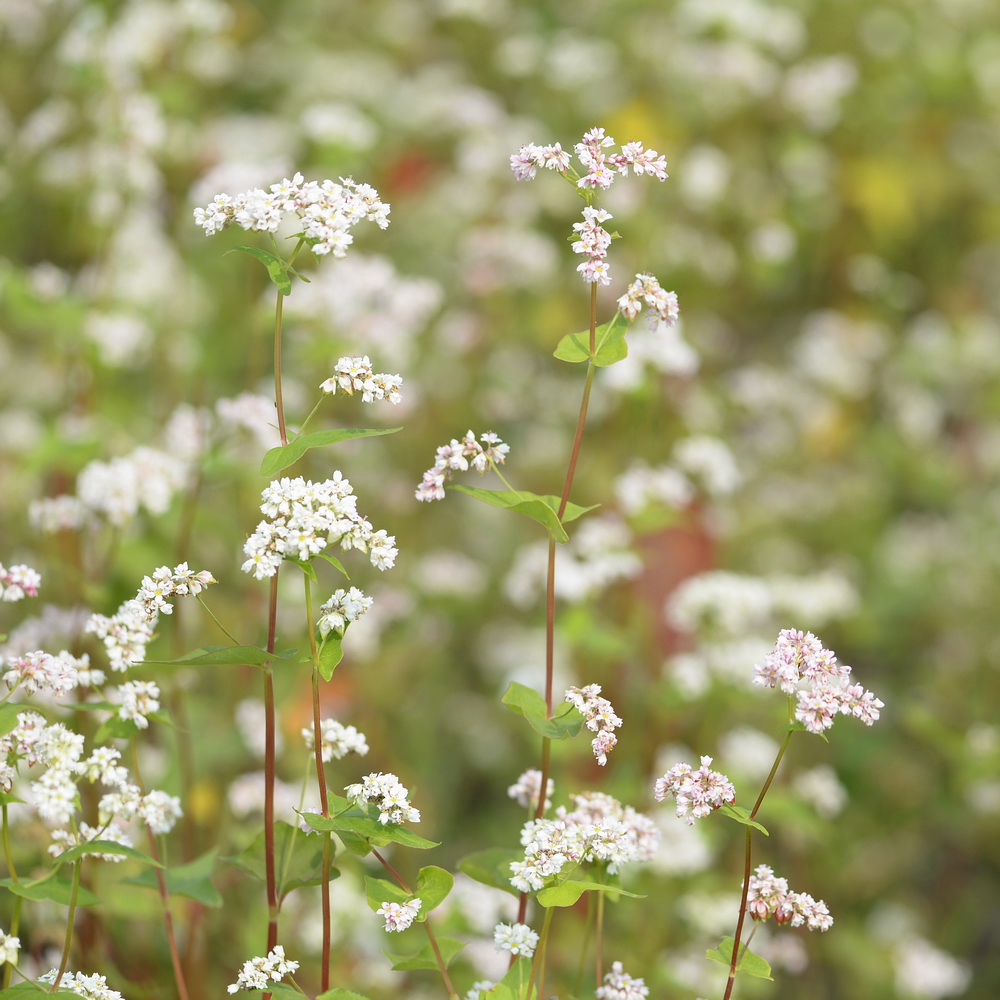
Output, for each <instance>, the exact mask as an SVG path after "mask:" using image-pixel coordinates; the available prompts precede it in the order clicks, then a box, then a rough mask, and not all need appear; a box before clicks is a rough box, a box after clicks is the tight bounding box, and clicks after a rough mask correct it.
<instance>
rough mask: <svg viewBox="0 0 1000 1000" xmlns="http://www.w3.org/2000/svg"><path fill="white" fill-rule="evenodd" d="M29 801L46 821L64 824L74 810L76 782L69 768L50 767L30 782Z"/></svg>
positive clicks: (57, 824)
mask: <svg viewBox="0 0 1000 1000" xmlns="http://www.w3.org/2000/svg"><path fill="white" fill-rule="evenodd" d="M30 787H31V801H32V802H34V805H35V808H36V809H37V810H38V815H39V816H41V817H42V819H43V820H45V821H46V822H47V823H51V824H53V825H55V826H65V825H66V824H67V823H68V822H69V821H70V819H71V818H72V816H73V814H74V813H75V812H76V808H77V804H78V801H79V799H78V796H77V791H76V782H75V781H74V779H73V773H72V771H70V770H69V768H65V767H50V768H49V769H48V770H47V771H45V772H44V773H43V774H41V775H40V776H39V777H38V778H37V779H36V780H35V781H33V782H31V786H30Z"/></svg>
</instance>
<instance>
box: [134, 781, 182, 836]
mask: <svg viewBox="0 0 1000 1000" xmlns="http://www.w3.org/2000/svg"><path fill="white" fill-rule="evenodd" d="M137 815H138V817H139V819H140V820H142V822H143V823H145V824H146V826H148V827H149V829H150V830H151V831H152V832H153V833H154V834H157V835H158V834H162V833H170V831H171V830H172V829H173V828H174V826H175V824H176V823H177V820H179V819H180V818H181V816H183V815H184V811H183V810H182V809H181V800H180V799H179V798H177V796H176V795H168V794H167V793H166V792H162V791H160V790H159V789H155V788H154V789H153V791H151V792H148V793H147V794H146V795H144V796H143V797H142V801H141V802H140V803H139V807H138V810H137Z"/></svg>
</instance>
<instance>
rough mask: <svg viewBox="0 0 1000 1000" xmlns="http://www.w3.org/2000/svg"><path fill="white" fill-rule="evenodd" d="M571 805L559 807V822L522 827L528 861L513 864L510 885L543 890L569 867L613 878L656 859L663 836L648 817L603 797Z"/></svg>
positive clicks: (582, 799) (580, 797)
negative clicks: (592, 866) (592, 867)
mask: <svg viewBox="0 0 1000 1000" xmlns="http://www.w3.org/2000/svg"><path fill="white" fill-rule="evenodd" d="M573 800H574V803H575V808H574V809H572V810H568V809H567V808H566V807H565V806H560V807H559V809H558V810H557V812H556V818H555V819H533V820H529V821H528V822H527V823H525V825H524V826H523V827H522V829H521V844H522V846H523V847H524V860H523V861H513V862H511V865H510V870H511V879H510V881H511V885H513V886H514V888H515V889H517V890H518V891H520V892H534V891H537V890H538V889H541V888H543V887H544V886H545V884H546V881H547V880H548V879H549V878H550V877H551V876H553V875H558V874H559V872H560V871H562V869H563V866H564V865H566V864H569V863H572V864H579V863H581V862H596V863H601V864H606V865H607V868H608V871H609V872H611V873H612V874H614V873H615V872H617V871H618V869H619V868H620V867H621V866H622V865H624V864H627V863H628V862H630V861H649V860H650V859H651V858H652V857H654V856H655V854H656V848H657V844H658V843H659V831H658V830H657V828H656V825H655V823H653V821H652V820H651V819H650V818H649V817H648V816H645V815H643V814H642V813H640V812H636V810H635V809H633V808H632V807H631V806H623V805H622V804H621V803H620V802H619V801H618V800H617V799H614V798H612V797H611V796H610V795H604V794H603V793H601V792H586V793H585V794H583V795H575V796H573Z"/></svg>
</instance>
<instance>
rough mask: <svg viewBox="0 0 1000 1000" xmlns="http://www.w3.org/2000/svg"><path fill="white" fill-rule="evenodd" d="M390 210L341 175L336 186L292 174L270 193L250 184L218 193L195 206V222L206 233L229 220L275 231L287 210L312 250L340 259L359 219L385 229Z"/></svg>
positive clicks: (218, 229) (374, 194)
mask: <svg viewBox="0 0 1000 1000" xmlns="http://www.w3.org/2000/svg"><path fill="white" fill-rule="evenodd" d="M389 211H390V209H389V205H387V204H385V203H383V202H382V201H380V200H379V194H378V191H376V190H375V188H373V187H371V186H370V185H368V184H358V183H356V182H355V181H354V180H352V179H351V178H350V177H341V179H340V183H339V184H337V183H335V182H334V181H331V180H325V181H323V182H322V183H319V182H317V181H306V180H305V179H304V178H303V176H302V174H299V173H297V174H296V175H295V176H294V177H293V178H292V179H291V180H288V178H285V179H284V180H283V181H281V183H279V184H272V185H271V187H270V190H269V191H263V190H262V189H261V188H253V189H252V190H250V191H246V192H244V193H243V194H238V195H235V196H232V195H228V194H217V195H216V196H215V198H213V199H212V202H211V204H209V205H208V206H207V207H206V208H196V209H195V210H194V221H195V224H196V225H198V226H201V227H202V229H204V230H205V235H206V236H213V235H214V234H215V233H218V232H221V231H222V230H223V229H227V228H228V227H229V226H231V225H232V224H233V223H234V222H235V223H236V225H238V226H239V227H240V228H241V229H247V230H250V231H251V232H256V233H264V232H266V233H275V232H277V231H278V227H279V226H280V225H281V220H282V219H283V218H284V216H285V215H286V213H294V214H295V215H297V216H298V217H299V219H300V220H301V222H302V236H303V237H304V238H305V240H306V242H308V243H309V245H310V246H311V247H312V252H313V253H314V254H317V255H318V256H322V255H324V254H333V256H334V257H343V256H344V255H345V254H346V253H347V248H348V247H349V246H350V245H351V244H352V243H353V242H354V237H353V236H352V235H351V230H352V229H353V228H354V227H355V226H356V225H357V224H358V223H359V222H361V221H362V220H363V219H368V220H369V221H371V222H374V223H375V224H376V225H377V226H378V227H379V229H385V228H387V227H388V225H389Z"/></svg>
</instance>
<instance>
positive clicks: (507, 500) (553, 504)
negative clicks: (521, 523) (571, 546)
mask: <svg viewBox="0 0 1000 1000" xmlns="http://www.w3.org/2000/svg"><path fill="white" fill-rule="evenodd" d="M451 489H453V490H458V492H459V493H466V494H468V496H470V497H473V498H474V499H476V500H479V501H480V502H481V503H485V504H489V505H490V506H491V507H500V508H502V509H504V510H513V511H517V513H518V514H524V516H525V517H530V518H531V519H532V520H533V521H537V522H538V523H539V524H540V525H542V527H544V528H545V530H546V531H547V532H548V533H549V534H550V535H551V536H552V537H553V538H554V539H555V540H556V541H557V542H568V541H569V535H567V534H566V529H565V528H564V527H563V524H565V523H566V522H568V521H575V520H576V519H577V518H578V517H580V515H581V514H586V513H587V511H590V510H595V509H596V508H597V507H598V506H600V505H599V504H593V505H591V506H590V507H580V506H579V505H578V504H575V503H567V504H566V510H565V511H563V516H562V519H561V520H560V518H559V514H558V511H559V504H560V503H561V499H560V498H559V497H554V496H544V497H540V496H536V495H535V494H534V493H526V492H524V491H520V490H519V491H511V490H482V489H479V488H478V487H475V486H462V485H455V486H452V487H451Z"/></svg>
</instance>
